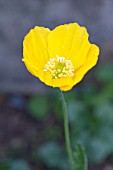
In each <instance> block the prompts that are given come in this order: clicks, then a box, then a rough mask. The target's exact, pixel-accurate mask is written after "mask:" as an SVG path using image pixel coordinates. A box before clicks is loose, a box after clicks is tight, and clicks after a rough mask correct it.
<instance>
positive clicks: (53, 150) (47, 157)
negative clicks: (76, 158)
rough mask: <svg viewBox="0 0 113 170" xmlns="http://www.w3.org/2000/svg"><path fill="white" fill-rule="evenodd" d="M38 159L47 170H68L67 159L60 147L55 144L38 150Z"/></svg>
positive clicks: (49, 144)
mask: <svg viewBox="0 0 113 170" xmlns="http://www.w3.org/2000/svg"><path fill="white" fill-rule="evenodd" d="M38 158H39V160H40V161H41V162H43V163H44V164H45V165H46V166H47V167H48V168H52V169H53V168H57V169H60V170H68V163H67V157H66V156H65V154H64V152H63V149H62V147H61V146H60V145H58V144H57V143H55V142H51V143H47V144H45V145H42V147H40V148H39V149H38Z"/></svg>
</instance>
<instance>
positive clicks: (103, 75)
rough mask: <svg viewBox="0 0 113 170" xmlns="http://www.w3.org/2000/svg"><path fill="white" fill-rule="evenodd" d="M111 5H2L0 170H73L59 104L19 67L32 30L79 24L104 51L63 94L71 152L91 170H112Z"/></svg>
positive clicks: (107, 0)
mask: <svg viewBox="0 0 113 170" xmlns="http://www.w3.org/2000/svg"><path fill="white" fill-rule="evenodd" d="M112 9H113V1H112V0H92V1H90V0H85V1H83V0H79V1H77V0H24V1H23V0H19V1H18V0H9V1H6V0H0V170H20V169H21V170H68V162H67V156H66V155H67V154H66V150H65V143H64V131H63V116H62V110H61V101H60V100H59V96H58V92H57V90H56V89H52V88H50V87H46V86H45V85H44V84H43V83H41V82H40V81H39V80H38V79H36V78H35V77H33V76H32V75H31V74H30V73H29V72H28V71H27V70H26V68H25V66H24V64H23V63H22V61H21V59H22V42H23V38H24V36H25V35H26V34H27V33H28V32H29V30H30V29H31V28H33V27H34V26H36V25H38V26H45V27H49V28H50V29H53V28H55V27H56V26H57V25H60V24H64V23H70V22H78V23H79V24H80V25H83V26H85V27H86V28H87V29H88V32H89V33H90V38H89V39H90V42H92V43H95V44H97V45H98V46H99V47H100V50H101V54H100V56H99V62H98V64H97V66H96V67H95V68H94V69H92V70H91V71H90V72H89V73H88V74H87V75H86V76H85V78H84V79H83V80H82V82H80V83H79V84H78V85H77V86H75V87H74V88H73V90H72V91H69V92H67V93H65V97H66V101H67V105H68V110H69V122H70V127H71V141H72V145H73V148H75V146H76V143H77V142H78V141H81V142H82V143H83V145H84V147H85V150H86V152H87V156H88V160H89V170H100V169H101V170H113V60H112V56H113V10H112Z"/></svg>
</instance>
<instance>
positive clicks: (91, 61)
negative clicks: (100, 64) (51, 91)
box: [60, 44, 99, 91]
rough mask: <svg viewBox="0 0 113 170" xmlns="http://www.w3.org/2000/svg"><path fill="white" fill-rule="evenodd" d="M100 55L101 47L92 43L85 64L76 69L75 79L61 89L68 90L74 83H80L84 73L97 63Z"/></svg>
mask: <svg viewBox="0 0 113 170" xmlns="http://www.w3.org/2000/svg"><path fill="white" fill-rule="evenodd" d="M98 55H99V48H98V47H97V46H96V45H94V44H91V46H90V49H89V52H88V55H87V58H86V61H85V63H84V65H82V66H81V67H80V68H78V69H77V70H75V76H74V80H73V81H72V83H70V84H69V85H68V86H62V87H60V89H61V90H62V91H67V90H70V89H71V88H72V87H73V86H74V85H76V84H77V83H79V82H80V81H81V80H82V79H83V77H84V75H85V74H86V73H87V72H88V71H89V70H90V69H91V68H92V67H93V66H95V65H96V63H97V60H98Z"/></svg>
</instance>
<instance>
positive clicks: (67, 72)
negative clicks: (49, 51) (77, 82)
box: [43, 55, 74, 79]
mask: <svg viewBox="0 0 113 170" xmlns="http://www.w3.org/2000/svg"><path fill="white" fill-rule="evenodd" d="M43 70H44V71H45V72H47V71H49V72H50V73H51V76H52V79H57V78H62V77H73V76H74V66H73V64H72V62H71V60H67V59H65V58H64V57H59V56H58V55H57V56H56V58H50V59H49V60H48V62H47V64H46V65H45V67H44V69H43Z"/></svg>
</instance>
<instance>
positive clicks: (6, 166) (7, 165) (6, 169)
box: [0, 160, 10, 170]
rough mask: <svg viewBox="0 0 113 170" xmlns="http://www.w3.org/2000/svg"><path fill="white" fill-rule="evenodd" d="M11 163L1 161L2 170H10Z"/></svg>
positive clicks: (0, 169)
mask: <svg viewBox="0 0 113 170" xmlns="http://www.w3.org/2000/svg"><path fill="white" fill-rule="evenodd" d="M9 168H10V162H9V161H7V160H6V161H0V170H9Z"/></svg>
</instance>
